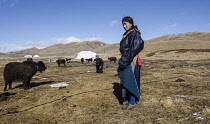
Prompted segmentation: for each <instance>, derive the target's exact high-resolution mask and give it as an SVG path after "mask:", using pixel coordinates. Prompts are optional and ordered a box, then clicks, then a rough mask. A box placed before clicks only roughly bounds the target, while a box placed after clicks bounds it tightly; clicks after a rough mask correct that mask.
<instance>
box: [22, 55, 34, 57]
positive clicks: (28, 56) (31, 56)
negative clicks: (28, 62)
mask: <svg viewBox="0 0 210 124" xmlns="http://www.w3.org/2000/svg"><path fill="white" fill-rule="evenodd" d="M24 57H32V55H25V56H24Z"/></svg>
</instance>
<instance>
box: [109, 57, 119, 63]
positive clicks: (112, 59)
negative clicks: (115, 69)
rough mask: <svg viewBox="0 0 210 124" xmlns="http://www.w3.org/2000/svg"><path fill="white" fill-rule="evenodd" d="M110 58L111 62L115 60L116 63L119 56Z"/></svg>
mask: <svg viewBox="0 0 210 124" xmlns="http://www.w3.org/2000/svg"><path fill="white" fill-rule="evenodd" d="M108 60H109V61H110V62H112V61H114V63H116V61H117V58H116V57H109V58H108Z"/></svg>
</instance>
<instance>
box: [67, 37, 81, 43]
mask: <svg viewBox="0 0 210 124" xmlns="http://www.w3.org/2000/svg"><path fill="white" fill-rule="evenodd" d="M64 41H65V42H64V44H65V43H70V42H80V41H81V39H78V38H76V37H74V36H70V37H68V38H66V39H65V40H64Z"/></svg>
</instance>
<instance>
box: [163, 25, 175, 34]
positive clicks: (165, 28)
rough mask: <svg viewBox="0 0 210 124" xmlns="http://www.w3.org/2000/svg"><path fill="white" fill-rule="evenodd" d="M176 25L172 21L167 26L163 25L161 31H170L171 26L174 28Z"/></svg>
mask: <svg viewBox="0 0 210 124" xmlns="http://www.w3.org/2000/svg"><path fill="white" fill-rule="evenodd" d="M176 26H177V24H176V23H174V24H172V25H169V26H168V25H167V26H165V27H164V28H163V31H164V32H170V31H171V30H172V29H173V28H175V27H176Z"/></svg>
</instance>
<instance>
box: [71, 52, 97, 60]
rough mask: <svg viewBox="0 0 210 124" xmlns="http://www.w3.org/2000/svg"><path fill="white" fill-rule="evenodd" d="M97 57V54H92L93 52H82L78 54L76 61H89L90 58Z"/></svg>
mask: <svg viewBox="0 0 210 124" xmlns="http://www.w3.org/2000/svg"><path fill="white" fill-rule="evenodd" d="M95 57H96V53H94V52H91V51H81V52H79V53H77V55H76V57H75V59H81V58H84V59H89V58H95Z"/></svg>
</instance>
